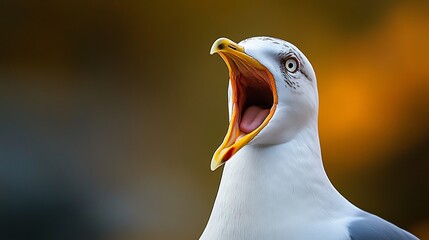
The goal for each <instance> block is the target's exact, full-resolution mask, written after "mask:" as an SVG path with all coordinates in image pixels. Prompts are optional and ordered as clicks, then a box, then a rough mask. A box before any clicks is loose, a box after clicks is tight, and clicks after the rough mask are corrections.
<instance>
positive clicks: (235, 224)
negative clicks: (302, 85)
mask: <svg viewBox="0 0 429 240" xmlns="http://www.w3.org/2000/svg"><path fill="white" fill-rule="evenodd" d="M351 206H352V205H351V204H350V203H349V202H348V201H347V200H345V199H344V198H343V197H342V196H341V195H340V194H339V193H338V192H337V191H336V190H335V188H334V187H333V186H332V184H331V183H330V181H329V179H328V177H327V175H326V173H325V170H324V168H323V164H322V159H321V151H320V144H319V136H318V130H317V123H316V122H315V123H314V124H309V125H308V127H307V128H305V129H303V130H302V131H300V132H299V133H298V134H297V135H296V136H295V137H294V138H293V139H292V140H290V141H288V142H285V143H282V144H278V145H270V146H264V145H248V146H246V147H244V148H243V149H241V150H240V151H239V152H238V153H237V154H236V155H235V156H233V158H231V159H230V160H229V161H228V162H227V163H226V164H225V167H224V172H223V175H222V180H221V183H220V187H219V191H218V195H217V197H216V201H215V204H214V207H213V210H212V214H211V216H210V219H209V222H208V224H207V227H206V229H205V231H204V234H203V237H204V235H210V234H221V233H222V234H224V235H222V236H223V237H226V238H228V237H234V236H239V235H237V234H239V233H238V232H239V231H240V229H239V228H246V229H248V228H255V227H256V228H260V227H264V228H266V227H268V228H274V229H276V228H282V229H284V230H282V231H288V229H290V230H292V229H293V226H295V225H296V224H297V223H298V222H300V220H301V219H323V218H329V217H332V215H333V214H337V213H338V214H344V213H346V212H347V210H344V209H345V208H351ZM234 228H236V229H234ZM274 229H271V230H273V231H274ZM237 231H238V232H237ZM255 231H256V230H255ZM260 231H270V229H260ZM260 231H259V232H260ZM214 232H217V233H214ZM216 236H217V237H219V238H218V239H223V238H222V237H221V236H220V235H216ZM202 239H203V238H202Z"/></svg>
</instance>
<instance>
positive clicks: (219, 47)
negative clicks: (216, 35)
mask: <svg viewBox="0 0 429 240" xmlns="http://www.w3.org/2000/svg"><path fill="white" fill-rule="evenodd" d="M224 47H225V45H224V44H223V43H221V44H219V45H218V46H217V49H223V48H224Z"/></svg>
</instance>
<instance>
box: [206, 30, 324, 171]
mask: <svg viewBox="0 0 429 240" xmlns="http://www.w3.org/2000/svg"><path fill="white" fill-rule="evenodd" d="M210 53H211V54H214V53H218V54H219V55H220V56H221V57H222V59H223V60H224V61H225V63H226V65H227V66H228V70H229V78H230V81H229V88H228V90H229V91H228V107H229V118H230V119H229V120H230V122H229V127H228V132H227V134H226V136H225V138H224V140H223V142H222V144H221V145H220V147H219V148H218V149H217V150H216V151H215V153H214V155H213V158H212V162H211V169H212V170H215V169H216V168H218V167H219V166H221V165H222V164H223V163H225V162H226V161H228V160H229V159H231V157H232V156H233V155H234V154H236V153H237V152H238V151H239V150H240V149H242V148H243V147H244V146H246V145H276V144H282V143H285V142H288V141H290V140H291V139H293V138H294V136H295V135H296V134H297V133H298V132H300V131H301V130H302V129H304V128H305V127H307V126H308V125H309V122H311V121H315V122H317V111H318V94H317V83H316V76H315V73H314V70H313V67H312V66H311V64H310V62H309V61H308V59H307V58H306V57H305V56H304V54H303V53H302V52H301V51H300V50H299V49H298V48H297V47H295V46H294V45H292V44H291V43H289V42H286V41H283V40H280V39H275V38H270V37H253V38H249V39H245V40H243V41H241V42H240V43H238V44H237V43H235V42H233V41H231V40H229V39H227V38H219V39H218V40H216V41H215V42H214V43H213V46H212V48H211V51H210Z"/></svg>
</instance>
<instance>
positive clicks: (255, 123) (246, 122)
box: [240, 106, 270, 134]
mask: <svg viewBox="0 0 429 240" xmlns="http://www.w3.org/2000/svg"><path fill="white" fill-rule="evenodd" d="M269 113H270V110H269V109H264V108H262V107H260V106H250V107H248V108H247V109H246V110H244V113H243V116H242V117H241V122H240V130H241V131H242V132H244V133H246V134H247V133H250V132H252V131H253V130H255V129H256V128H258V127H259V126H261V124H262V123H263V122H264V120H265V118H267V116H268V114H269Z"/></svg>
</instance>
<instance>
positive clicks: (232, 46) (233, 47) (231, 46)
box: [228, 44, 237, 50]
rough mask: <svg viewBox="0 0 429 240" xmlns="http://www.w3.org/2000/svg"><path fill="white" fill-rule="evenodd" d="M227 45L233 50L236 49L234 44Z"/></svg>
mask: <svg viewBox="0 0 429 240" xmlns="http://www.w3.org/2000/svg"><path fill="white" fill-rule="evenodd" d="M228 47H229V48H232V49H234V50H237V48H236V47H235V46H234V45H231V44H228Z"/></svg>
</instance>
